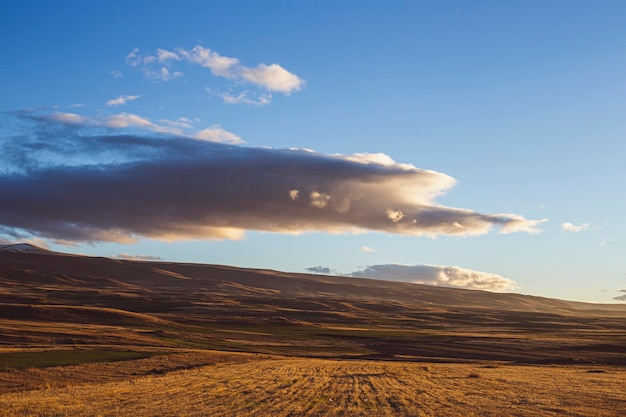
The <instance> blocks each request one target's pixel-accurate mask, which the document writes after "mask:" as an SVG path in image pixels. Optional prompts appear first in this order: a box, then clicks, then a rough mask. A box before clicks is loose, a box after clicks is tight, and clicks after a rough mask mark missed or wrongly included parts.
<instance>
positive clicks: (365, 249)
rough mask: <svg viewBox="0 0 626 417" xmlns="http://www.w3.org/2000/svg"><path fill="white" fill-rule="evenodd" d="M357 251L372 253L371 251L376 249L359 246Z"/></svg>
mask: <svg viewBox="0 0 626 417" xmlns="http://www.w3.org/2000/svg"><path fill="white" fill-rule="evenodd" d="M359 252H365V253H372V252H376V250H375V249H372V248H370V247H369V246H361V248H360V249H359Z"/></svg>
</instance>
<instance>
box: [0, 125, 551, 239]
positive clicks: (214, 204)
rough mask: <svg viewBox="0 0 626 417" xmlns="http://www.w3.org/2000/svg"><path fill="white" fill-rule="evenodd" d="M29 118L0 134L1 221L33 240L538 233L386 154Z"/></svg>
mask: <svg viewBox="0 0 626 417" xmlns="http://www.w3.org/2000/svg"><path fill="white" fill-rule="evenodd" d="M29 117H30V118H29V119H24V120H25V121H28V120H30V121H31V122H32V123H33V126H29V130H28V131H26V132H22V133H21V134H20V140H19V141H17V140H12V138H5V139H6V140H3V141H0V155H2V156H0V158H2V162H3V163H2V165H3V166H5V167H11V169H8V170H5V171H0V201H2V205H0V226H3V227H4V228H5V230H11V231H14V232H20V233H29V234H31V235H33V236H35V237H42V238H50V239H57V240H65V241H114V242H132V241H136V240H137V239H139V238H141V237H148V238H154V239H163V240H178V239H224V238H227V239H236V238H241V237H242V236H243V235H244V233H245V231H246V230H259V231H268V232H276V233H290V234H297V233H303V232H309V231H323V232H329V233H350V232H363V231H366V230H372V231H379V232H385V233H395V234H404V235H413V236H430V237H436V236H438V235H452V236H473V235H481V234H485V233H488V232H489V231H490V230H493V229H496V230H499V231H500V233H510V232H514V231H526V232H530V233H534V232H537V227H538V226H539V224H540V223H541V222H542V221H541V220H528V219H525V218H523V217H522V216H519V215H512V214H482V213H478V212H475V211H471V210H468V209H462V208H452V207H445V206H441V205H439V204H437V203H436V201H435V198H436V197H438V196H440V195H442V194H444V193H445V192H446V191H448V190H449V189H450V188H451V187H452V186H453V185H454V184H455V180H454V179H453V178H451V177H450V176H448V175H446V174H443V173H440V172H436V171H430V170H423V169H419V168H416V167H414V166H412V165H410V164H400V163H396V162H395V161H393V159H391V158H390V157H388V156H384V155H380V154H374V155H368V154H357V155H326V154H321V153H317V152H313V151H309V150H299V149H293V150H286V149H269V148H252V147H241V146H232V145H228V144H223V143H216V142H215V140H217V139H220V140H221V141H224V140H228V139H229V138H228V137H224V135H226V136H228V135H227V134H225V133H224V132H222V131H219V128H218V127H213V128H209V130H206V129H205V130H200V131H198V132H195V133H194V134H195V136H197V137H198V138H199V139H204V140H198V139H192V138H191V137H190V135H189V134H187V135H186V136H179V135H176V132H179V131H180V130H179V129H183V128H182V127H179V126H171V125H165V124H163V123H161V124H156V123H154V122H152V121H150V120H148V119H146V118H142V117H140V116H137V115H132V114H125V113H122V114H119V115H111V116H102V117H91V118H90V117H86V116H80V115H76V114H58V113H55V114H52V115H47V116H46V115H39V116H33V115H30V116H29ZM179 122H180V121H179ZM183 123H184V122H183ZM25 125H27V123H26V124H25ZM77 126H78V128H77ZM90 126H91V127H92V128H93V129H92V130H93V132H90V130H89V128H90ZM60 127H61V128H62V127H67V128H65V130H63V131H59V130H58V129H59V128H60ZM102 127H107V128H112V129H120V130H115V132H113V133H111V132H107V131H106V130H105V131H104V132H103V131H102ZM129 127H130V128H138V129H140V130H142V131H144V132H146V131H147V132H150V131H154V132H158V133H166V134H167V135H152V136H151V135H149V134H144V135H137V134H134V133H132V129H131V131H127V130H124V129H123V128H129ZM210 129H213V131H211V130H210ZM215 131H217V133H215ZM172 135H173V136H172ZM232 139H234V138H231V141H233V140H232ZM205 140H211V141H213V142H207V141H205ZM390 212H401V213H402V216H399V215H397V216H396V215H394V216H391V218H390V216H389V213H390ZM4 235H6V233H5V234H4Z"/></svg>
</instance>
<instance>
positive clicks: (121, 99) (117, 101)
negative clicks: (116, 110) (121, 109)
mask: <svg viewBox="0 0 626 417" xmlns="http://www.w3.org/2000/svg"><path fill="white" fill-rule="evenodd" d="M139 97H141V96H117V98H113V99H111V100H109V101H107V102H106V105H107V106H121V105H123V104H126V103H128V102H129V101H133V100H137V99H138V98H139Z"/></svg>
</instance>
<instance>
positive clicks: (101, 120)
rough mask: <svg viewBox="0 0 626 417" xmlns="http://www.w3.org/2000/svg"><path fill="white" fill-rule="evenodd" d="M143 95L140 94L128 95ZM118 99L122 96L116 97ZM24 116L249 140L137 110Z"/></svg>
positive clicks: (238, 141) (235, 141) (224, 140)
mask: <svg viewBox="0 0 626 417" xmlns="http://www.w3.org/2000/svg"><path fill="white" fill-rule="evenodd" d="M125 97H139V96H125ZM114 100H118V99H114ZM21 115H22V116H23V117H26V118H30V119H32V120H37V121H39V122H47V123H57V124H60V125H66V126H72V127H75V128H80V127H84V128H105V129H139V130H144V131H148V132H154V133H160V134H167V135H176V136H184V137H188V138H193V139H198V140H204V141H209V142H222V143H231V144H242V143H245V141H244V140H243V139H242V138H241V137H239V136H238V135H236V134H234V133H232V132H229V131H227V130H225V129H223V128H222V127H221V126H219V125H213V126H210V127H208V128H205V129H195V128H194V127H193V126H192V125H191V121H190V120H189V119H184V118H183V119H184V120H185V121H184V122H183V121H182V120H181V119H179V120H175V121H170V120H160V121H159V123H155V122H152V121H151V120H150V119H148V118H146V117H143V116H139V115H137V114H133V113H118V114H109V115H98V116H82V115H79V114H76V113H63V112H55V113H46V114H39V113H24V112H22V113H21Z"/></svg>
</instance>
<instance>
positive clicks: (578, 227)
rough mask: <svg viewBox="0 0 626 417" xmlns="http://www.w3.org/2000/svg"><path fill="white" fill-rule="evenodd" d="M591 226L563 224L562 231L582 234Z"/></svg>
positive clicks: (586, 224)
mask: <svg viewBox="0 0 626 417" xmlns="http://www.w3.org/2000/svg"><path fill="white" fill-rule="evenodd" d="M589 226H591V224H590V223H580V224H573V223H562V224H561V230H562V231H563V232H572V233H578V232H582V231H583V230H586V229H588V228H589Z"/></svg>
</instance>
